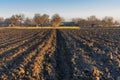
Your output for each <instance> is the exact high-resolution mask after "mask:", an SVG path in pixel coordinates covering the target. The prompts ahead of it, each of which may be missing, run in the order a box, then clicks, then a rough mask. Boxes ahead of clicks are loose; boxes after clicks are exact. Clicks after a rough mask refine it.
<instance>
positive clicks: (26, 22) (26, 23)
mask: <svg viewBox="0 0 120 80" xmlns="http://www.w3.org/2000/svg"><path fill="white" fill-rule="evenodd" d="M34 24H35V22H34V20H33V19H30V18H26V20H25V21H24V25H25V26H33V25H34Z"/></svg>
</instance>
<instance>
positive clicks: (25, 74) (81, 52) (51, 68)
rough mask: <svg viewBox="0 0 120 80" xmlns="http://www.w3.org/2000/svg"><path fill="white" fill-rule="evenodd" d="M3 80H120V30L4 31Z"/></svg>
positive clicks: (0, 47) (0, 51)
mask: <svg viewBox="0 0 120 80" xmlns="http://www.w3.org/2000/svg"><path fill="white" fill-rule="evenodd" d="M0 80H120V29H101V28H99V29H64V30H62V29H10V28H9V29H0Z"/></svg>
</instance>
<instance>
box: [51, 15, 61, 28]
mask: <svg viewBox="0 0 120 80" xmlns="http://www.w3.org/2000/svg"><path fill="white" fill-rule="evenodd" d="M62 21H63V19H62V18H61V17H60V16H59V15H58V14H54V15H53V16H52V19H51V23H52V26H54V27H58V26H59V25H60V24H61V22H62Z"/></svg>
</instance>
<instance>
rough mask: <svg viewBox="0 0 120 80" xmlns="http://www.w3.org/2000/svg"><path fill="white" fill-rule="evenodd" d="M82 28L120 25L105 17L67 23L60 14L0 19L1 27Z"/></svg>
mask: <svg viewBox="0 0 120 80" xmlns="http://www.w3.org/2000/svg"><path fill="white" fill-rule="evenodd" d="M60 25H61V26H66V25H69V26H80V27H102V26H106V27H110V26H112V25H119V22H118V21H114V19H113V17H107V16H106V17H104V18H103V19H102V20H101V19H99V18H97V17H96V16H94V15H93V16H90V17H88V18H87V19H83V18H73V19H72V20H71V21H70V22H66V21H65V20H64V19H63V18H62V17H61V16H60V15H59V14H54V15H53V16H52V17H51V18H50V16H49V15H48V14H43V15H41V14H35V15H34V17H33V18H29V17H27V18H26V17H25V15H24V14H16V15H12V16H11V17H10V18H6V19H4V18H3V17H0V26H6V27H7V26H9V27H10V26H11V27H14V26H43V27H44V26H54V27H57V26H60Z"/></svg>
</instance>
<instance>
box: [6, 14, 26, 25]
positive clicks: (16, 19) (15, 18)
mask: <svg viewBox="0 0 120 80" xmlns="http://www.w3.org/2000/svg"><path fill="white" fill-rule="evenodd" d="M7 20H9V21H8V22H9V23H10V26H21V23H22V22H23V20H24V15H23V14H19V15H12V16H11V17H10V18H9V19H7Z"/></svg>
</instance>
